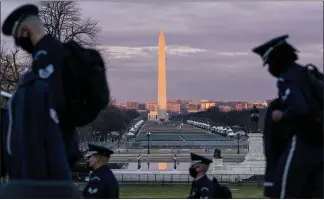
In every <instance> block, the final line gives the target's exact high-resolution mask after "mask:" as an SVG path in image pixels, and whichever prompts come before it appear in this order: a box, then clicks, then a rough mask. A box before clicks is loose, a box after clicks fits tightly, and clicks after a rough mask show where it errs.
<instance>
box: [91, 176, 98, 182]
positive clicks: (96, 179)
mask: <svg viewBox="0 0 324 200" xmlns="http://www.w3.org/2000/svg"><path fill="white" fill-rule="evenodd" d="M90 181H100V178H99V177H98V176H94V177H92V178H91V180H90Z"/></svg>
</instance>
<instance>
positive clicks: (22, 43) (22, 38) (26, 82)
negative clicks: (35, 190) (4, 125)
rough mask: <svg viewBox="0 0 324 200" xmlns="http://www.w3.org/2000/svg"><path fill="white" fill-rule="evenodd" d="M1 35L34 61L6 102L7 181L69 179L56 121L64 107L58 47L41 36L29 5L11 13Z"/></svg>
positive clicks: (34, 9)
mask: <svg viewBox="0 0 324 200" xmlns="http://www.w3.org/2000/svg"><path fill="white" fill-rule="evenodd" d="M2 32H3V34H4V35H7V36H11V37H13V39H14V40H15V44H16V46H17V47H19V48H21V49H23V50H24V51H26V52H27V53H28V54H31V55H32V58H33V63H32V66H31V70H29V71H28V72H27V73H25V74H24V76H23V77H22V78H21V80H20V83H19V85H18V88H17V90H16V92H15V94H14V96H13V97H12V98H10V101H9V103H8V111H9V127H8V132H7V136H6V142H5V143H6V151H7V153H8V155H9V159H8V160H9V161H10V162H9V165H8V166H9V169H8V170H9V178H10V179H14V180H21V179H24V180H61V181H67V180H68V181H71V171H70V167H69V164H68V159H67V156H66V152H65V147H64V142H63V138H62V130H61V128H60V121H59V118H58V112H59V111H60V109H61V108H62V105H63V104H64V103H63V102H64V95H63V88H62V73H61V71H62V67H63V59H64V57H63V52H64V49H63V45H62V43H61V42H60V41H58V40H56V39H55V38H53V37H52V36H51V35H47V34H46V32H45V27H44V25H43V23H42V21H41V19H40V18H39V16H38V8H37V7H36V6H35V5H32V4H27V5H24V6H21V7H19V8H17V9H16V10H14V11H13V12H12V13H10V14H9V16H8V17H7V18H6V19H5V21H4V23H3V26H2Z"/></svg>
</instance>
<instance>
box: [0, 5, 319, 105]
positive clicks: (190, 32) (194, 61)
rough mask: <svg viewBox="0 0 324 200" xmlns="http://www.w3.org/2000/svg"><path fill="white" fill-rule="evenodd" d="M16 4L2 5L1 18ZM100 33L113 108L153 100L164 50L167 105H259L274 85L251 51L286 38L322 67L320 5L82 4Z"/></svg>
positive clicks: (308, 60) (302, 59) (272, 92)
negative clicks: (182, 101) (161, 41)
mask: <svg viewBox="0 0 324 200" xmlns="http://www.w3.org/2000/svg"><path fill="white" fill-rule="evenodd" d="M20 3H21V2H18V1H16V2H15V1H14V2H8V1H7V2H2V9H1V17H2V19H3V17H4V16H6V15H8V13H9V11H10V10H12V9H13V8H14V7H16V6H17V5H18V4H20ZM79 4H80V7H81V9H82V13H83V15H84V16H85V17H91V18H92V19H94V20H97V21H98V22H99V24H100V25H101V26H102V30H103V31H102V32H101V34H100V35H101V36H100V39H99V41H98V45H99V46H100V47H102V48H103V49H105V51H104V52H105V53H103V55H104V57H105V59H106V60H107V61H108V62H107V63H108V72H107V73H108V78H109V82H110V85H111V89H112V91H113V92H112V93H113V96H114V97H115V98H117V100H145V99H151V100H152V99H156V97H157V91H156V90H157V45H158V36H159V32H160V30H161V29H163V30H164V33H165V38H166V46H167V47H168V48H167V52H166V53H167V79H168V80H167V81H168V82H167V93H168V97H169V98H173V99H174V98H188V99H217V100H235V99H236V100H239V99H246V100H263V99H267V98H271V97H273V96H276V88H275V86H276V85H275V80H274V79H273V78H272V77H270V75H269V74H268V73H267V71H266V69H265V68H262V66H261V59H260V57H258V56H257V55H254V54H253V53H251V49H252V48H253V47H255V46H257V45H259V44H261V43H263V42H265V41H267V40H269V39H271V38H273V37H275V36H279V35H282V34H289V35H290V38H289V39H288V42H290V43H291V44H293V45H294V46H295V47H296V48H297V49H298V50H299V51H300V62H301V63H314V64H315V65H317V66H320V68H321V66H323V45H322V44H323V39H322V38H323V30H322V28H323V5H322V2H320V1H318V2H316V1H295V2H293V3H292V2H285V1H280V2H279V1H273V2H270V1H262V2H256V1H253V2H252V1H251V2H240V1H226V2H225V1H217V2H198V1H197V2H193V1H192V2H184V1H182V2H181V3H179V2H172V1H165V2H161V1H159V2H158V1H145V2H109V1H97V2H95V1H80V3H79Z"/></svg>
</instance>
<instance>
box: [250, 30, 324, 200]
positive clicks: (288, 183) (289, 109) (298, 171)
mask: <svg viewBox="0 0 324 200" xmlns="http://www.w3.org/2000/svg"><path fill="white" fill-rule="evenodd" d="M287 38H288V35H283V36H280V37H277V38H274V39H272V40H270V41H269V42H266V43H264V44H262V45H260V46H258V47H256V48H254V49H253V52H254V53H256V54H258V55H260V56H261V57H262V59H263V63H264V65H268V71H269V72H270V74H271V75H273V76H274V77H276V78H277V87H278V97H279V98H280V101H281V102H282V107H281V109H274V110H272V112H271V116H272V120H273V121H274V122H279V121H280V122H282V123H285V125H287V126H288V127H289V128H288V129H287V131H288V133H286V134H287V135H290V134H291V138H290V141H289V142H288V143H287V145H286V146H285V148H284V151H283V152H282V154H281V155H280V158H279V159H278V161H277V166H276V171H275V173H274V175H273V176H274V177H273V193H272V195H271V198H323V190H322V188H323V133H322V126H320V127H318V126H316V125H315V124H314V121H313V120H312V113H310V112H309V111H310V110H311V109H310V105H308V103H307V101H306V99H305V95H304V94H303V92H302V91H303V89H302V87H303V84H304V80H303V79H302V76H300V71H301V69H302V67H303V66H301V65H299V64H297V63H296V61H297V60H298V56H297V54H296V52H297V50H296V49H295V48H294V47H293V46H292V45H290V44H288V43H287V42H286V39H287ZM273 153H274V152H273ZM269 184H270V183H269Z"/></svg>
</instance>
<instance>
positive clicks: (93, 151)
mask: <svg viewBox="0 0 324 200" xmlns="http://www.w3.org/2000/svg"><path fill="white" fill-rule="evenodd" d="M88 147H89V150H88V152H87V154H86V155H85V157H88V156H92V155H100V156H107V157H110V155H111V154H113V153H114V152H113V151H112V150H110V149H109V148H107V147H104V146H101V145H97V144H88Z"/></svg>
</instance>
